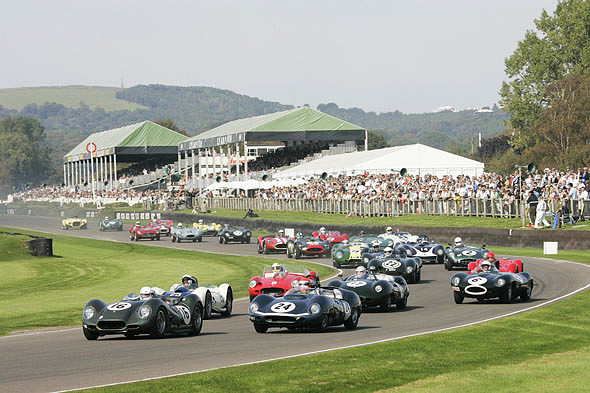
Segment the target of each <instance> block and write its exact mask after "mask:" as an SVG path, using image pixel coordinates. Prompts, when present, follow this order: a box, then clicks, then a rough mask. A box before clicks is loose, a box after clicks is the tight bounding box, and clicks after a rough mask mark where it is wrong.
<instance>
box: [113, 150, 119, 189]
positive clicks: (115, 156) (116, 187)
mask: <svg viewBox="0 0 590 393" xmlns="http://www.w3.org/2000/svg"><path fill="white" fill-rule="evenodd" d="M113 160H114V162H113V168H114V169H115V180H114V182H115V183H114V184H115V189H116V190H118V189H119V178H118V177H117V153H113Z"/></svg>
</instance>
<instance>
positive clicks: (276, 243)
mask: <svg viewBox="0 0 590 393" xmlns="http://www.w3.org/2000/svg"><path fill="white" fill-rule="evenodd" d="M288 241H289V237H288V236H272V235H271V236H260V237H258V248H257V249H258V253H259V254H270V253H271V252H285V253H286V252H287V242H288Z"/></svg>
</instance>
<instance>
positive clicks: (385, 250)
mask: <svg viewBox="0 0 590 393" xmlns="http://www.w3.org/2000/svg"><path fill="white" fill-rule="evenodd" d="M383 253H384V254H385V255H391V254H393V248H391V247H389V246H387V247H385V249H384V250H383Z"/></svg>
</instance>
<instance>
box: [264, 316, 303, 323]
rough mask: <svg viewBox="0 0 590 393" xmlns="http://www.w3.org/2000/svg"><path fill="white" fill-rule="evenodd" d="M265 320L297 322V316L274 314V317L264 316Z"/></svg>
mask: <svg viewBox="0 0 590 393" xmlns="http://www.w3.org/2000/svg"><path fill="white" fill-rule="evenodd" d="M264 319H265V321H267V322H271V323H272V322H291V323H293V322H295V319H296V317H288V316H283V315H276V316H274V315H273V316H272V317H266V318H264Z"/></svg>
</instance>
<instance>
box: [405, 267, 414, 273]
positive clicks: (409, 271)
mask: <svg viewBox="0 0 590 393" xmlns="http://www.w3.org/2000/svg"><path fill="white" fill-rule="evenodd" d="M413 271H414V268H413V267H412V266H408V267H407V268H406V272H407V273H412V272H413Z"/></svg>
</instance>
